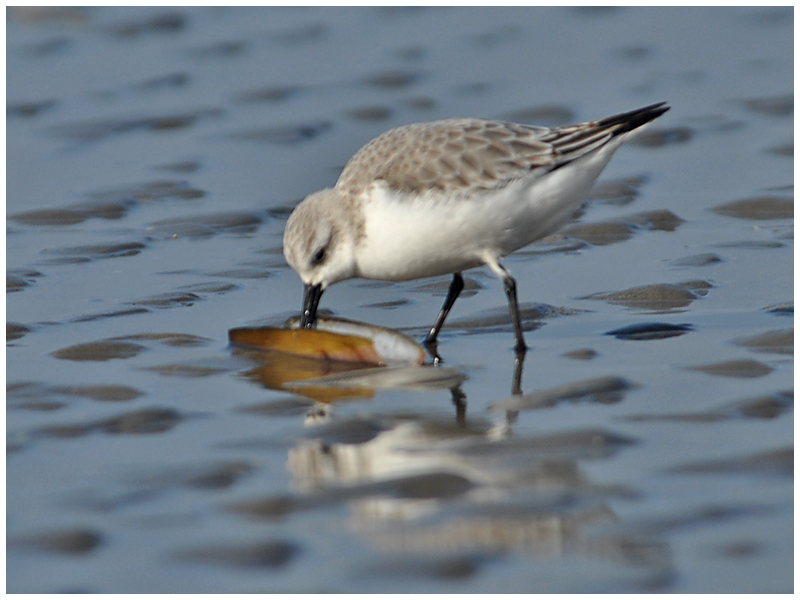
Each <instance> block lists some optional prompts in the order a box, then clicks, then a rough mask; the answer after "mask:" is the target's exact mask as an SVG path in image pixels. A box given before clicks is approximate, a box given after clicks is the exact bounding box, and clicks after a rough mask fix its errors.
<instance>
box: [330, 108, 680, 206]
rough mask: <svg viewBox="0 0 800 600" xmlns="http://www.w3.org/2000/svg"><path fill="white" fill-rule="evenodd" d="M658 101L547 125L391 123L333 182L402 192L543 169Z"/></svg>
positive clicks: (648, 114)
mask: <svg viewBox="0 0 800 600" xmlns="http://www.w3.org/2000/svg"><path fill="white" fill-rule="evenodd" d="M661 106H662V105H661V104H658V105H653V106H648V107H645V108H642V109H639V110H636V111H632V112H630V113H624V114H621V115H615V116H613V117H607V118H605V119H599V120H597V121H592V122H589V123H581V124H579V125H571V126H568V127H559V128H556V129H548V128H546V127H531V126H528V125H520V124H517V123H506V122H503V121H493V120H483V119H448V120H445V121H434V122H432V123H416V124H413V125H405V126H403V127H398V128H396V129H391V130H389V131H387V132H386V133H384V134H383V135H381V136H379V137H377V138H375V139H374V140H372V141H371V142H369V143H368V144H367V145H365V146H364V147H363V148H361V150H359V151H358V152H357V153H356V154H355V155H354V156H353V158H351V159H350V161H349V162H348V163H347V165H346V166H345V168H344V170H343V171H342V174H341V176H340V177H339V181H338V183H337V187H338V188H340V189H342V190H343V191H345V192H351V193H355V194H359V193H361V192H363V191H364V190H365V189H366V187H367V186H368V185H369V183H370V182H371V181H373V180H383V181H384V182H385V183H386V184H387V185H388V186H389V187H390V188H392V189H396V190H398V191H402V192H409V193H410V192H417V193H420V192H425V191H431V190H437V191H441V192H459V191H461V192H474V191H479V190H489V189H495V188H498V187H503V186H504V185H506V184H508V183H509V182H510V181H512V180H514V179H519V178H521V177H524V176H525V175H527V174H529V173H530V172H531V171H532V170H534V169H540V168H541V169H543V170H545V171H546V170H551V169H554V168H557V167H559V166H561V165H563V164H566V163H568V162H570V161H572V160H575V159H576V158H578V157H580V156H583V155H584V154H586V153H588V152H591V151H592V150H594V149H596V148H598V147H600V146H602V145H603V144H605V143H606V142H608V141H609V140H610V139H611V138H612V137H614V136H615V135H618V134H620V133H624V132H627V131H631V130H632V129H635V128H637V127H639V126H641V125H643V124H644V123H646V122H648V121H650V120H652V119H654V118H656V117H657V116H658V115H660V114H662V113H663V112H664V111H665V110H667V109H666V108H660V107H661Z"/></svg>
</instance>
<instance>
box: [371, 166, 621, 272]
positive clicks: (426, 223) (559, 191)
mask: <svg viewBox="0 0 800 600" xmlns="http://www.w3.org/2000/svg"><path fill="white" fill-rule="evenodd" d="M609 156H610V153H609ZM592 158H594V160H590V161H587V162H588V164H584V165H582V168H578V169H574V170H573V169H563V171H565V172H564V173H562V169H558V170H556V171H553V172H552V173H548V174H547V175H545V176H543V177H531V178H529V179H523V180H518V181H515V182H512V183H510V184H509V185H507V186H505V187H504V188H502V189H500V190H496V191H492V192H485V193H482V194H480V195H476V196H473V197H469V198H466V197H449V198H448V197H443V196H441V195H438V196H437V195H432V194H425V195H422V196H418V197H417V196H413V197H412V196H407V195H400V194H398V193H397V192H394V191H391V190H388V189H387V188H386V187H385V186H383V185H378V186H375V187H374V188H373V189H372V191H371V194H370V195H369V197H368V198H365V199H364V204H363V210H364V213H363V214H364V218H365V228H364V234H365V235H364V237H363V238H362V239H361V240H359V242H358V245H357V249H356V263H357V269H358V274H359V276H360V277H364V278H366V279H387V280H406V279H416V278H419V277H428V276H432V275H443V274H446V273H453V272H456V271H463V270H465V269H469V268H472V267H476V266H479V265H481V264H483V263H484V262H485V260H484V257H485V256H487V255H491V256H492V257H494V258H495V259H499V258H501V257H503V256H505V255H507V254H510V253H511V252H513V251H514V250H517V249H519V248H522V247H523V246H527V245H528V244H530V243H531V242H533V241H535V240H537V239H540V238H542V237H544V236H546V235H549V234H550V233H552V232H554V231H556V230H557V229H558V228H559V227H561V226H562V225H563V224H564V223H565V222H566V221H567V220H569V218H570V217H571V216H572V215H573V214H574V213H575V211H576V210H577V209H578V207H579V206H580V204H581V202H582V201H583V199H584V198H585V196H586V194H587V193H588V191H589V189H590V188H591V185H592V183H593V182H594V180H595V178H596V177H597V174H599V172H600V171H601V170H602V168H603V167H604V166H605V163H606V162H607V158H608V157H602V158H605V160H597V159H598V158H600V157H598V156H596V155H595V156H594V157H592ZM576 162H579V161H576Z"/></svg>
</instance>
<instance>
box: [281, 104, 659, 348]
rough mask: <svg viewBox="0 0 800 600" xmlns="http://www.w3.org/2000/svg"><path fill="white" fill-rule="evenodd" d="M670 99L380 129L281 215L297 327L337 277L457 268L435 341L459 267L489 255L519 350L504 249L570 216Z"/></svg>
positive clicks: (429, 340) (391, 276)
mask: <svg viewBox="0 0 800 600" xmlns="http://www.w3.org/2000/svg"><path fill="white" fill-rule="evenodd" d="M667 110H669V107H667V106H665V103H663V102H661V103H659V104H653V105H650V106H646V107H644V108H640V109H638V110H634V111H631V112H627V113H623V114H619V115H615V116H612V117H606V118H604V119H599V120H597V121H591V122H589V123H581V124H578V125H570V126H567V127H556V128H554V129H550V128H547V127H532V126H528V125H520V124H517V123H506V122H503V121H494V120H484V119H447V120H444V121H433V122H431V123H416V124H412V125H404V126H402V127H397V128H396V129H391V130H389V131H387V132H386V133H384V134H382V135H380V136H378V137H377V138H375V139H374V140H372V141H371V142H369V143H368V144H367V145H365V146H364V147H363V148H361V149H360V150H359V151H358V152H356V154H355V155H354V156H353V157H352V158H351V159H350V161H349V162H348V163H347V165H345V167H344V170H343V171H342V173H341V175H340V176H339V180H338V181H337V182H336V185H335V186H334V187H333V188H328V189H324V190H321V191H319V192H315V193H313V194H311V195H310V196H308V197H306V198H305V200H303V201H302V202H301V203H300V204H298V205H297V207H296V208H295V209H294V211H293V212H292V214H291V216H290V217H289V220H288V222H287V223H286V230H285V232H284V236H283V253H284V255H285V256H286V260H287V261H288V263H289V264H290V265H291V266H292V268H294V270H295V271H297V273H298V274H299V275H300V278H301V279H302V280H303V283H304V284H305V294H304V297H303V313H302V318H301V327H313V326H314V323H315V319H316V311H317V306H318V304H319V300H320V297H321V296H322V293H323V292H324V291H325V289H326V288H327V287H328V286H329V285H331V284H333V283H336V282H337V281H342V280H344V279H350V278H353V277H362V278H365V279H379V280H388V281H404V280H409V279H417V278H420V277H429V276H433V275H444V274H449V273H452V274H453V280H452V283H451V284H450V289H449V291H448V293H447V297H446V299H445V302H444V305H443V306H442V309H441V310H440V311H439V314H438V316H437V317H436V320H435V322H434V324H433V327H431V330H430V332H429V333H428V335H427V337H426V339H425V344H426V345H428V346H432V345H434V344H435V342H436V338H437V336H438V334H439V330H440V329H441V327H442V325H443V324H444V320H445V319H446V318H447V314H448V313H449V312H450V309H451V308H452V307H453V303H454V302H455V301H456V298H457V297H458V295H459V293H460V292H461V290H462V289H463V287H464V280H463V279H462V277H461V272H462V271H464V270H465V269H470V268H472V267H477V266H480V265H487V266H488V267H489V268H490V269H491V270H492V271H494V273H495V274H497V276H498V277H499V278H500V279H501V280H502V282H503V285H504V287H505V292H506V295H507V296H508V303H509V307H510V309H511V322H512V325H513V327H514V336H515V338H516V350H517V352H518V353H519V352H523V353H524V351H525V348H526V347H525V340H524V338H523V335H522V326H521V323H520V316H519V308H518V306H517V291H516V288H517V286H516V281H515V280H514V278H513V277H512V276H511V274H510V273H509V272H508V270H506V268H505V267H503V265H501V264H500V259H501V258H503V257H504V256H506V255H508V254H510V253H512V252H514V251H515V250H518V249H520V248H522V247H524V246H527V245H528V244H530V243H531V242H534V241H535V240H538V239H540V238H543V237H545V236H547V235H549V234H551V233H554V232H555V231H556V230H558V229H559V228H560V227H561V226H562V225H564V224H565V223H566V222H567V221H568V220H569V219H570V217H571V216H572V215H573V214H574V213H575V212H576V211H577V209H578V208H579V207H580V205H581V203H582V202H583V200H584V199H585V198H586V196H587V195H588V193H589V190H590V188H591V186H592V184H593V183H594V181H595V180H596V179H597V177H598V175H599V174H600V172H601V171H602V170H603V168H604V167H605V166H606V164H608V161H609V160H610V159H611V155H612V154H613V153H614V151H615V150H616V149H617V148H618V147H619V146H620V145H621V144H622V143H623V142H624V141H625V140H627V139H629V137H630V135H632V134H633V133H634V132H636V131H637V130H639V129H640V128H641V127H642V126H643V125H645V124H646V123H649V122H650V121H652V120H653V119H655V118H656V117H658V116H660V115H662V114H663V113H665V112H666V111H667Z"/></svg>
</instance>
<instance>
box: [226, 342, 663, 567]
mask: <svg viewBox="0 0 800 600" xmlns="http://www.w3.org/2000/svg"><path fill="white" fill-rule="evenodd" d="M317 362H318V361H317ZM276 364H277V363H273V365H272V367H265V366H263V365H262V366H260V367H259V368H257V369H254V370H251V371H249V372H248V376H249V377H251V378H253V379H254V380H257V381H259V382H260V383H261V384H262V385H266V386H267V387H277V388H278V389H291V390H292V391H293V392H295V393H297V394H301V395H304V396H306V397H308V398H311V399H313V400H314V401H315V404H314V405H313V406H312V407H311V408H310V409H309V411H308V412H307V414H306V417H305V424H306V425H307V428H306V434H305V435H304V437H303V439H301V440H299V441H298V442H297V443H296V444H295V445H294V446H293V447H292V448H290V449H289V452H288V460H287V468H288V470H289V471H290V473H291V476H292V488H293V491H292V493H290V494H288V495H285V496H280V497H276V496H267V497H261V498H253V499H250V500H246V501H244V502H240V503H237V504H235V505H233V506H231V507H230V508H231V510H232V511H233V512H235V513H238V514H240V515H243V516H246V517H249V518H253V519H268V520H269V519H274V518H277V517H287V516H289V515H291V514H293V513H296V512H304V511H308V510H314V509H317V508H321V507H326V506H332V505H336V504H341V503H345V504H346V505H347V506H348V507H349V508H350V510H351V513H352V516H353V519H352V521H351V524H352V525H351V526H352V529H353V531H354V533H355V534H356V535H358V536H360V537H362V538H365V539H367V540H369V541H370V542H371V543H372V544H374V546H375V547H376V548H379V549H381V550H382V551H384V552H386V553H388V556H391V557H394V558H392V559H391V560H390V561H389V562H386V563H385V564H383V566H382V568H383V567H386V568H388V567H390V566H391V564H393V563H394V561H395V559H396V558H397V557H398V556H399V557H401V558H402V560H412V562H413V560H414V557H421V556H434V555H435V556H438V557H439V558H442V557H444V558H442V559H443V560H444V559H446V560H451V559H453V557H463V556H464V555H465V553H471V554H470V556H472V557H474V556H496V555H498V554H506V553H509V552H512V553H522V554H525V555H533V556H536V557H557V556H564V555H574V554H579V555H585V556H595V557H602V558H604V559H612V560H613V561H615V562H617V563H618V564H620V565H622V566H625V567H635V569H636V570H637V571H638V570H640V569H644V570H645V571H646V575H647V577H648V578H650V577H653V576H656V579H658V576H660V575H659V574H661V575H663V574H664V573H667V572H668V571H669V570H670V564H669V558H668V557H669V554H668V552H667V550H666V547H665V545H664V544H663V543H662V542H661V541H659V540H653V539H651V538H650V537H647V536H638V537H637V536H636V535H631V534H630V533H629V532H625V531H623V530H622V529H620V528H619V527H618V526H614V523H615V521H616V518H615V515H614V512H613V510H612V509H611V508H610V506H609V504H608V503H609V501H610V500H615V499H620V498H629V497H632V496H633V492H631V491H630V490H627V489H625V488H624V487H622V486H616V485H610V484H601V483H594V482H592V481H591V480H590V479H588V478H587V477H586V475H585V474H584V473H583V471H582V470H581V468H580V463H581V462H583V461H600V460H606V459H608V458H610V457H612V456H614V455H616V454H617V453H618V452H620V451H622V450H624V449H625V447H626V446H628V445H630V444H632V443H634V442H633V441H632V440H629V439H627V438H624V437H621V436H618V435H615V434H613V433H611V432H608V431H604V430H601V429H596V430H595V429H590V430H585V429H583V430H573V431H566V432H559V433H555V434H554V433H549V434H548V433H544V434H539V435H533V436H520V435H515V434H513V432H512V426H513V423H514V420H515V418H516V415H517V414H518V411H519V410H528V409H531V408H539V407H548V406H552V405H553V404H555V403H558V402H561V401H570V402H575V401H579V400H582V399H585V400H588V401H596V402H609V401H618V400H619V398H621V395H622V394H624V390H625V389H626V386H625V385H624V384H623V383H624V382H620V381H617V380H614V378H598V379H597V380H588V381H586V382H579V383H577V384H574V385H572V386H562V387H560V388H553V390H551V391H548V390H545V391H539V392H534V393H533V394H528V395H524V396H523V395H521V391H522V390H521V388H520V385H519V383H520V378H521V372H522V360H521V359H520V357H519V356H517V357H516V362H515V369H514V375H513V380H512V385H511V388H512V392H514V393H513V394H512V396H511V397H510V398H508V399H505V400H500V401H497V402H495V405H494V408H495V409H496V411H497V412H499V413H500V414H501V415H502V417H501V418H500V419H495V418H492V416H491V413H490V414H489V416H487V417H477V416H471V417H469V418H468V417H467V411H466V407H467V397H466V394H465V393H464V391H463V389H462V387H461V384H462V382H463V381H464V380H465V379H466V375H465V374H464V373H462V372H461V371H459V370H457V369H453V368H446V367H443V366H441V365H440V366H436V367H434V366H426V367H416V366H415V367H401V368H396V369H391V368H370V369H339V370H336V369H335V368H331V367H330V365H328V366H327V367H325V369H326V370H327V372H326V373H318V372H317V373H315V374H316V375H317V376H316V377H313V376H308V377H297V378H296V379H295V380H294V382H290V381H289V376H287V374H288V373H290V372H291V371H290V370H289V369H287V368H286V367H287V365H285V364H283V365H282V366H281V372H282V373H283V374H282V375H281V376H280V377H278V376H276V375H275V374H274V373H273V372H272V371H271V370H270V368H273V367H275V365H276ZM317 371H319V365H318V366H317ZM298 373H299V371H297V370H296V371H294V375H291V377H294V376H296V375H297V374H298ZM303 373H304V374H305V375H309V371H308V370H306V371H304V372H303ZM379 389H395V390H397V389H404V390H425V391H431V390H437V389H439V390H442V391H443V392H444V391H445V390H447V392H446V393H447V394H449V396H450V400H451V401H452V403H453V405H454V408H455V418H453V417H452V416H449V417H448V416H444V415H441V414H433V413H421V412H418V411H416V412H413V411H398V412H397V413H395V414H379V413H378V412H366V411H365V412H363V413H359V414H356V415H355V416H346V417H337V416H336V415H335V414H334V405H335V404H336V403H339V402H341V401H344V400H347V399H350V400H352V399H358V398H361V399H366V398H369V397H372V396H373V395H374V394H375V393H376V390H379ZM614 394H616V396H615V395H614ZM614 398H616V400H614ZM475 553H477V554H475ZM448 557H449V558H448ZM384 559H385V557H384ZM376 560H377V561H378V562H377V563H376V564H377V565H378V566H381V564H382V563H380V560H382V559H379V558H377V559H376ZM386 560H388V559H386ZM437 560H438V559H437ZM398 564H399V563H398Z"/></svg>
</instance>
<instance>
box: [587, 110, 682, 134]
mask: <svg viewBox="0 0 800 600" xmlns="http://www.w3.org/2000/svg"><path fill="white" fill-rule="evenodd" d="M669 109H670V107H669V106H667V103H666V102H657V103H656V104H651V105H650V106H645V107H642V108H637V109H636V110H632V111H630V112H626V113H621V114H618V115H614V116H613V117H606V118H605V119H600V120H599V121H597V124H598V125H599V126H603V127H610V126H612V125H621V127H620V128H619V129H617V130H616V131H614V135H620V134H622V133H627V132H629V131H633V130H634V129H637V128H638V127H641V126H642V125H644V124H645V123H649V122H650V121H652V120H653V119H657V118H658V117H660V116H661V115H663V114H664V113H665V112H667V111H668V110H669Z"/></svg>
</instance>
